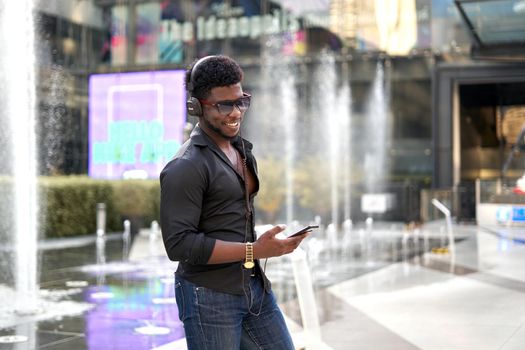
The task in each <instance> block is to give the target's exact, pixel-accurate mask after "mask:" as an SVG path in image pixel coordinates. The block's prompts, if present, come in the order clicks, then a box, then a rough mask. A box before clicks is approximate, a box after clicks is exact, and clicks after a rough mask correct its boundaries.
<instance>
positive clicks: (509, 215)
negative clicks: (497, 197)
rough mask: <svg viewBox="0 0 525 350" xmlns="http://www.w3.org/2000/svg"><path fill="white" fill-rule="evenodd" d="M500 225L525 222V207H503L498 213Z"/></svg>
mask: <svg viewBox="0 0 525 350" xmlns="http://www.w3.org/2000/svg"><path fill="white" fill-rule="evenodd" d="M496 220H497V221H498V222H499V223H510V222H525V206H501V207H499V208H498V209H497V211H496Z"/></svg>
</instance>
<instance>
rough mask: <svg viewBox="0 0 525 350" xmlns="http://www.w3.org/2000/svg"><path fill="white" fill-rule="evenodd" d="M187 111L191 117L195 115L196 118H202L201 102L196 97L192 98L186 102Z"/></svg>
mask: <svg viewBox="0 0 525 350" xmlns="http://www.w3.org/2000/svg"><path fill="white" fill-rule="evenodd" d="M186 111H187V112H188V114H189V115H193V116H195V117H200V116H202V106H201V103H200V101H199V100H198V99H196V98H195V97H190V98H189V99H188V100H187V101H186Z"/></svg>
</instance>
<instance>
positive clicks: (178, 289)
mask: <svg viewBox="0 0 525 350" xmlns="http://www.w3.org/2000/svg"><path fill="white" fill-rule="evenodd" d="M175 300H176V301H177V309H178V311H179V320H181V321H184V316H185V312H184V304H185V302H184V290H183V288H182V284H181V283H180V282H179V281H176V282H175Z"/></svg>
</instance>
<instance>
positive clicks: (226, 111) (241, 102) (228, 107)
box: [199, 93, 252, 116]
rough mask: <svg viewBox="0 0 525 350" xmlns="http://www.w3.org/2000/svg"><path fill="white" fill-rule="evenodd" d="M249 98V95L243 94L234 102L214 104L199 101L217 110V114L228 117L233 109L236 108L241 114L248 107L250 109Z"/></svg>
mask: <svg viewBox="0 0 525 350" xmlns="http://www.w3.org/2000/svg"><path fill="white" fill-rule="evenodd" d="M251 98H252V96H251V95H249V94H247V93H243V94H242V97H241V98H239V99H237V100H234V101H219V102H216V103H211V102H209V101H206V100H200V99H199V101H200V103H202V104H203V105H206V106H213V107H215V108H217V111H218V112H219V114H221V115H224V116H226V115H230V114H231V113H232V112H233V108H234V107H237V109H238V110H239V111H240V112H241V113H244V112H246V110H247V109H248V107H250V101H251Z"/></svg>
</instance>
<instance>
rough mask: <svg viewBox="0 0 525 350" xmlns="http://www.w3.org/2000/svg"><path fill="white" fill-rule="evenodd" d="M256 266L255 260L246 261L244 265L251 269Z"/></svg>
mask: <svg viewBox="0 0 525 350" xmlns="http://www.w3.org/2000/svg"><path fill="white" fill-rule="evenodd" d="M254 266H255V264H254V262H253V261H247V262H245V263H244V267H245V268H247V269H251V268H253V267H254Z"/></svg>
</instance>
